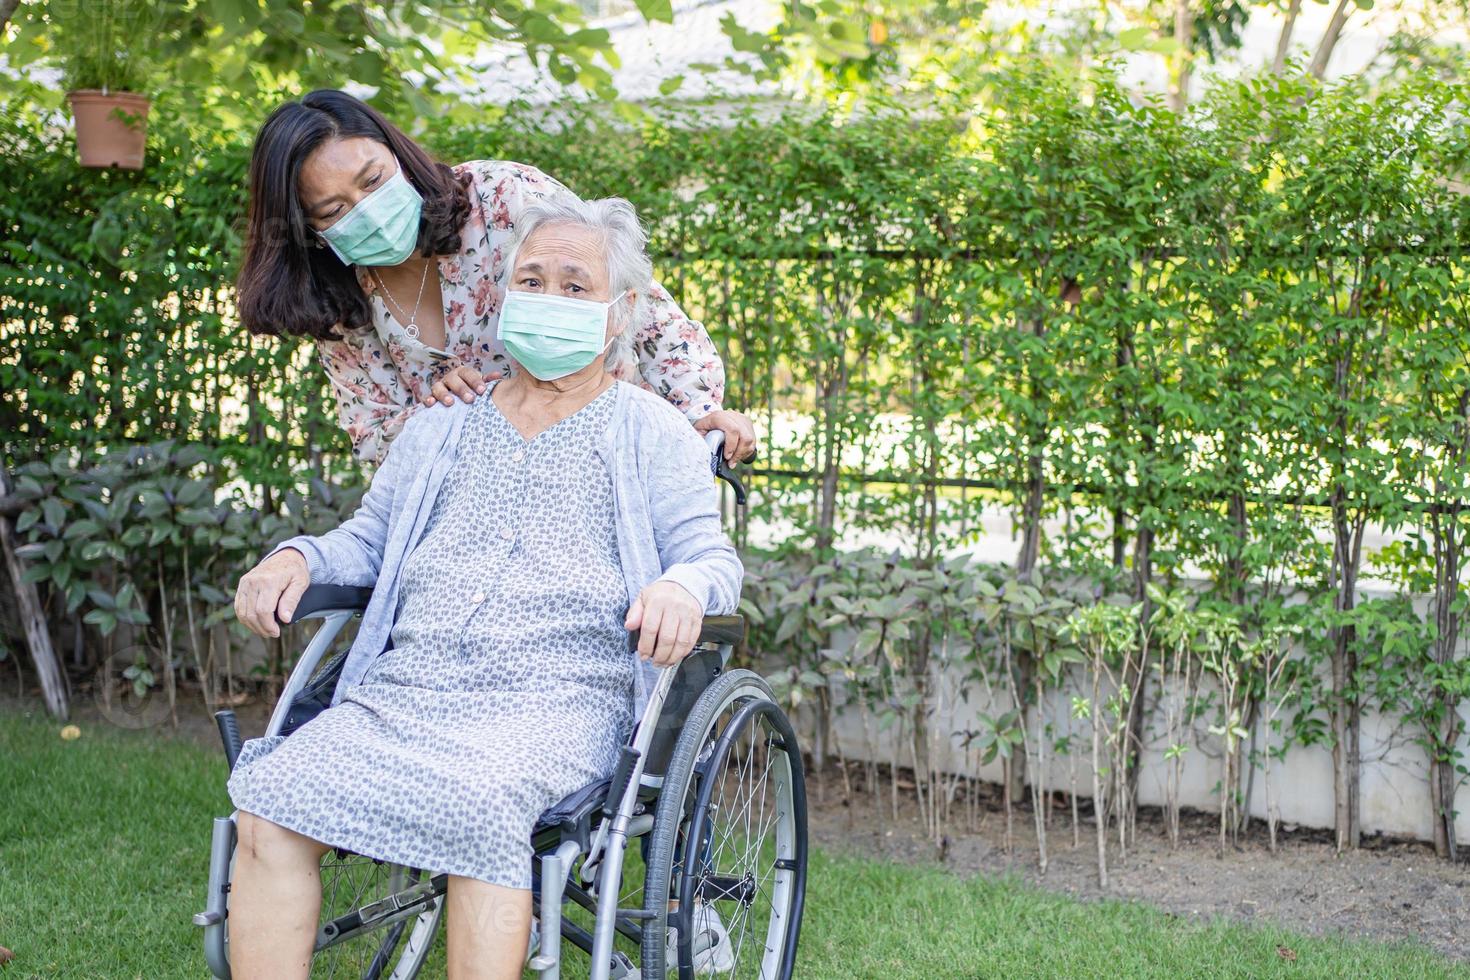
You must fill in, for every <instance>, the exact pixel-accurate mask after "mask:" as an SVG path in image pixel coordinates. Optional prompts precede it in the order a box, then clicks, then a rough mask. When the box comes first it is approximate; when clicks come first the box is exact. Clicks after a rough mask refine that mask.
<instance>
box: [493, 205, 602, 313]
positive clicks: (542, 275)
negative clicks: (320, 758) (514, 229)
mask: <svg viewBox="0 0 1470 980" xmlns="http://www.w3.org/2000/svg"><path fill="white" fill-rule="evenodd" d="M510 288H511V289H515V290H520V291H522V292H528V293H546V294H548V295H551V296H566V297H568V298H570V299H585V300H591V301H592V302H596V303H606V302H608V301H609V300H611V299H612V298H613V296H612V290H611V286H610V285H609V283H608V273H607V259H606V258H605V257H604V255H603V251H602V236H601V235H599V234H598V233H597V232H596V231H593V230H592V229H591V228H584V227H582V226H580V225H546V226H543V227H541V228H537V229H536V230H535V231H534V232H532V233H531V237H530V238H527V239H526V241H525V242H524V244H522V245H521V249H520V252H519V253H518V254H517V255H516V267H515V269H514V270H513V271H512V273H511V277H510ZM608 319H609V322H610V324H611V321H612V318H611V317H609V318H608ZM615 332H616V330H610V332H609V336H611V335H612V333H615Z"/></svg>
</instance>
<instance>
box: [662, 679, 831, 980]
mask: <svg viewBox="0 0 1470 980" xmlns="http://www.w3.org/2000/svg"><path fill="white" fill-rule="evenodd" d="M806 858H807V846H806V788H805V783H804V778H803V772H802V764H801V754H800V751H799V749H798V746H797V742H796V735H795V733H794V732H793V731H792V729H791V723H790V722H789V721H788V720H787V718H786V715H785V714H784V713H783V712H782V711H781V708H780V706H779V705H778V704H777V703H776V700H775V698H774V696H773V695H772V694H771V689H770V688H769V687H768V686H767V685H766V682H765V681H764V680H762V679H761V678H760V676H759V675H757V674H755V673H753V672H751V671H748V670H734V671H731V672H730V673H728V674H725V675H724V676H722V677H720V678H718V679H717V680H716V681H715V682H714V683H713V684H711V685H710V687H709V688H708V689H707V690H706V691H705V692H704V694H702V695H701V696H700V698H699V701H698V702H696V704H695V706H694V708H693V710H692V711H691V712H690V714H689V717H688V719H687V721H686V722H685V724H684V729H683V732H682V733H681V734H680V736H679V741H678V742H677V744H676V745H675V748H674V752H673V755H672V756H671V757H670V759H669V765H668V769H667V771H666V773H665V776H664V784H663V789H662V792H661V793H660V794H659V800H658V808H657V813H656V816H655V818H654V827H653V831H652V839H651V841H650V844H649V854H648V873H647V878H646V880H645V891H644V927H643V943H642V962H641V968H642V976H643V977H644V978H653V977H665V976H670V977H672V976H677V977H679V978H680V980H688V978H692V977H694V976H696V975H702V974H705V973H709V972H714V971H716V970H717V971H718V974H719V975H720V976H722V977H723V976H729V977H732V978H738V977H758V978H762V980H787V978H789V977H790V976H791V971H792V967H793V965H794V962H795V959H796V945H797V938H798V935H799V933H800V930H801V912H802V903H803V898H804V893H805V888H806ZM711 910H712V911H713V913H714V915H713V916H711V914H710V912H711ZM712 921H718V923H719V925H720V926H722V927H723V928H724V930H725V931H726V932H727V933H728V945H727V946H725V948H724V950H719V949H718V948H716V949H709V948H708V947H709V946H710V943H711V940H712V939H714V938H715V936H716V935H717V931H716V930H715V929H714V928H713V927H712ZM671 929H672V930H674V931H673V935H674V938H675V941H674V943H673V946H674V949H675V950H676V951H677V957H676V958H675V957H674V956H672V955H671V953H670V949H669V945H670V944H669V939H668V937H669V935H670V930H671ZM717 945H718V944H717Z"/></svg>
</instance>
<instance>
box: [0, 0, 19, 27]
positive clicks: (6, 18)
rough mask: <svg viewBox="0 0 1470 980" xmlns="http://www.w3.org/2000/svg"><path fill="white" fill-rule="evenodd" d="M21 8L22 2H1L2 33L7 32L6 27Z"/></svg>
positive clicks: (3, 0)
mask: <svg viewBox="0 0 1470 980" xmlns="http://www.w3.org/2000/svg"><path fill="white" fill-rule="evenodd" d="M19 7H20V0H0V31H4V30H5V25H6V24H9V23H10V18H11V17H13V16H15V11H16V10H17V9H18V8H19Z"/></svg>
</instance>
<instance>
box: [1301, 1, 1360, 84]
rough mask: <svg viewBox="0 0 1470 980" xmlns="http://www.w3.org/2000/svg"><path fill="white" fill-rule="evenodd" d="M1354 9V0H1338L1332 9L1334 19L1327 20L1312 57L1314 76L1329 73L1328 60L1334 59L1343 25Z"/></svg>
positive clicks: (1317, 76)
mask: <svg viewBox="0 0 1470 980" xmlns="http://www.w3.org/2000/svg"><path fill="white" fill-rule="evenodd" d="M1352 11H1353V0H1337V8H1336V9H1335V10H1333V11H1332V19H1331V20H1329V21H1328V22H1327V29H1326V30H1325V31H1323V32H1322V41H1321V43H1320V44H1318V45H1317V54H1316V55H1315V56H1314V57H1313V58H1312V67H1311V72H1312V77H1313V78H1322V77H1323V76H1324V75H1326V74H1327V62H1329V61H1331V60H1332V51H1333V49H1334V48H1336V47H1337V41H1338V39H1339V38H1341V37H1342V27H1343V25H1344V24H1346V23H1347V19H1348V14H1350V13H1352Z"/></svg>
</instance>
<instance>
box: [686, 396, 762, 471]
mask: <svg viewBox="0 0 1470 980" xmlns="http://www.w3.org/2000/svg"><path fill="white" fill-rule="evenodd" d="M711 429H719V430H720V431H721V432H723V433H724V434H725V462H727V463H729V464H730V465H731V466H734V465H735V464H736V463H739V462H741V461H743V460H747V459H750V458H751V457H752V456H754V455H755V451H756V449H757V448H758V447H759V443H757V442H756V438H755V425H754V423H752V422H751V421H750V419H748V418H746V417H745V416H744V415H741V414H740V413H739V412H729V411H725V410H724V409H720V410H718V411H714V412H710V413H709V414H708V415H706V416H705V417H704V418H702V419H699V420H698V421H696V422H695V423H694V431H695V432H698V433H700V434H703V433H706V432H708V431H709V430H711Z"/></svg>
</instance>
